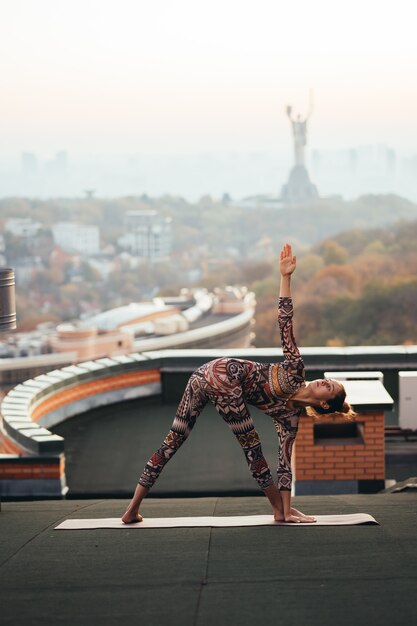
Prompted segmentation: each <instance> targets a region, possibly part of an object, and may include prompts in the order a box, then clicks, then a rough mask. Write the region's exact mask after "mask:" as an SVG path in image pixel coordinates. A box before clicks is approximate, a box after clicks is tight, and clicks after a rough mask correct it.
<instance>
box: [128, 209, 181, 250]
mask: <svg viewBox="0 0 417 626" xmlns="http://www.w3.org/2000/svg"><path fill="white" fill-rule="evenodd" d="M125 227H126V231H127V232H126V234H125V235H122V236H121V237H119V239H118V244H119V245H120V246H121V247H122V248H124V249H125V250H128V251H129V252H130V253H131V254H133V255H134V256H137V257H141V258H144V259H149V260H150V261H157V260H162V259H167V258H169V256H170V254H171V218H169V217H163V216H162V215H160V214H159V213H158V212H157V211H129V212H128V213H127V214H126V219H125Z"/></svg>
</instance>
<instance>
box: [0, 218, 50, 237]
mask: <svg viewBox="0 0 417 626" xmlns="http://www.w3.org/2000/svg"><path fill="white" fill-rule="evenodd" d="M41 228H42V224H41V223H40V222H35V221H34V220H32V219H31V218H30V217H12V218H10V219H8V220H7V221H6V223H5V225H4V230H5V231H7V232H9V233H12V235H15V237H28V238H29V237H34V236H35V235H36V234H37V232H38V231H39V230H40V229H41Z"/></svg>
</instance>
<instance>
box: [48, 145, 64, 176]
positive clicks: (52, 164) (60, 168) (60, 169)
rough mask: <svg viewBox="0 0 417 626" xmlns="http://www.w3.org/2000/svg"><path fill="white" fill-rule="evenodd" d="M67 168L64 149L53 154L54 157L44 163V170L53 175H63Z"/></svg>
mask: <svg viewBox="0 0 417 626" xmlns="http://www.w3.org/2000/svg"><path fill="white" fill-rule="evenodd" d="M67 169H68V153H67V152H66V151H65V150H61V151H60V152H57V153H56V154H55V157H54V158H53V159H52V160H51V161H48V162H47V164H46V171H47V173H48V174H52V175H54V176H63V175H64V174H66V173H67Z"/></svg>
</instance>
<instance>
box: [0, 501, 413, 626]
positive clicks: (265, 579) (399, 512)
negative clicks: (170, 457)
mask: <svg viewBox="0 0 417 626" xmlns="http://www.w3.org/2000/svg"><path fill="white" fill-rule="evenodd" d="M294 502H295V506H297V507H298V508H300V509H301V510H303V511H305V512H307V513H311V514H321V515H326V514H346V513H359V512H362V513H370V514H371V515H373V516H374V517H375V518H376V519H377V520H378V522H379V524H380V525H379V526H327V527H326V526H320V527H304V528H301V527H299V526H297V527H274V526H263V527H249V528H236V527H234V528H171V529H146V530H145V529H143V530H140V529H133V528H126V529H123V530H110V529H99V530H89V531H84V530H79V531H54V530H53V529H54V527H55V526H56V525H57V524H58V523H60V522H61V521H63V520H64V519H67V518H69V517H85V518H93V517H118V516H119V515H121V514H122V513H123V512H124V509H125V507H126V505H127V500H62V501H35V502H3V503H2V510H1V513H0V589H1V592H2V598H3V600H2V602H1V603H0V622H1V623H2V624H7V625H10V626H21V625H22V624H26V625H32V624H34V625H35V624H36V625H37V624H45V623H50V624H53V625H55V624H68V625H71V626H73V625H74V624H77V625H84V624H86V625H87V624H88V625H91V624H96V623H97V624H98V623H100V624H101V625H103V626H107V625H110V624H126V623H127V622H133V621H134V622H135V623H137V624H143V625H146V626H154V625H155V626H156V625H158V626H160V625H161V624H162V625H164V626H170V625H175V626H177V625H179V626H213V625H216V626H223V625H228V626H229V625H230V626H234V625H239V626H245V625H248V626H249V625H251V626H253V624H256V626H261V625H262V626H269V625H271V626H272V625H275V624H283V625H285V626H293V625H294V626H298V625H304V624H306V625H307V624H308V625H311V626H316V625H317V626H327V625H329V626H330V625H331V626H334V625H335V624H336V625H337V626H345V625H346V626H348V625H349V626H352V624H355V626H358V625H360V626H361V625H362V624H363V625H365V624H366V625H367V626H368V625H373V624H375V625H376V624H378V626H380V625H382V626H384V625H385V624H386V625H388V624H389V625H390V626H392V625H396V624H402V623H404V624H405V623H411V622H412V619H413V618H415V597H416V594H415V592H416V582H417V549H416V548H417V532H416V522H417V497H416V495H415V494H413V493H403V494H378V495H372V496H369V495H354V496H326V497H324V496H323V497H321V496H314V497H298V498H295V499H294ZM269 512H270V511H269V504H268V502H267V501H266V499H265V498H263V497H247V498H245V497H239V498H238V497H236V498H228V497H219V498H211V497H210V498H193V499H191V498H188V499H156V498H155V499H154V498H149V499H148V500H145V501H144V503H143V507H142V514H143V515H144V516H148V517H151V516H152V517H174V516H185V515H190V516H201V515H249V514H253V515H255V514H267V513H269Z"/></svg>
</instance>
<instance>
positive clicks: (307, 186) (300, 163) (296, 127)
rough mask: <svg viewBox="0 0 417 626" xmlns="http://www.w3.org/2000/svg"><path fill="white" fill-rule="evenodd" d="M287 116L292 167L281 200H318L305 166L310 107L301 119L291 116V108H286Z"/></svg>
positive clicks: (289, 201) (315, 189)
mask: <svg viewBox="0 0 417 626" xmlns="http://www.w3.org/2000/svg"><path fill="white" fill-rule="evenodd" d="M286 112H287V116H288V118H289V120H290V122H291V128H292V134H293V139H294V161H295V162H294V166H293V167H292V169H291V171H290V175H289V178H288V182H287V184H286V185H284V186H283V188H282V192H281V199H282V200H283V201H284V202H288V203H294V202H305V201H306V200H312V199H314V198H318V195H319V194H318V191H317V188H316V186H315V185H313V183H312V182H311V181H310V177H309V175H308V171H307V168H306V166H305V147H306V145H307V122H308V120H309V118H310V116H311V113H312V105H311V104H310V111H309V113H308V115H307V116H306V117H305V118H304V119H302V118H301V115H297V116H296V117H294V116H293V114H292V107H291V106H287V109H286Z"/></svg>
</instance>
